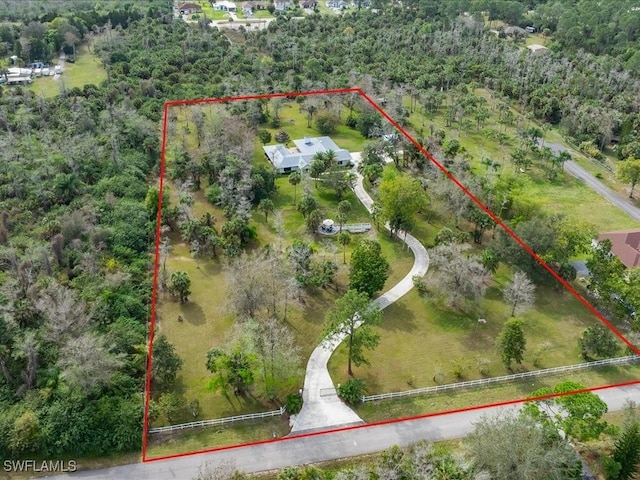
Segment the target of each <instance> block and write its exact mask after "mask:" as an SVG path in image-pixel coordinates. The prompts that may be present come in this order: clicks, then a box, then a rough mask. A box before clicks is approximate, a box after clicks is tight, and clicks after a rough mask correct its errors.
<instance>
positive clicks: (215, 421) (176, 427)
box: [149, 406, 287, 433]
mask: <svg viewBox="0 0 640 480" xmlns="http://www.w3.org/2000/svg"><path fill="white" fill-rule="evenodd" d="M286 411H287V408H286V407H285V406H282V407H280V408H279V409H278V410H273V411H271V412H260V413H249V414H247V415H236V416H234V417H225V418H213V419H211V420H200V421H197V422H188V423H181V424H179V425H168V426H166V427H155V428H150V429H149V433H167V432H174V431H176V430H185V429H187V428H195V427H209V426H212V425H225V424H227V423H234V422H242V421H244V420H256V419H259V418H269V417H281V416H282V415H284V413H285V412H286Z"/></svg>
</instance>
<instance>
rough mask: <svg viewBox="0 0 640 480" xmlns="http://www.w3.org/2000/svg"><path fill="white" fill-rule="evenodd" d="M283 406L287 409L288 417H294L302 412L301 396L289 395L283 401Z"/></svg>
mask: <svg viewBox="0 0 640 480" xmlns="http://www.w3.org/2000/svg"><path fill="white" fill-rule="evenodd" d="M284 405H285V407H287V412H289V414H290V415H295V414H296V413H298V412H299V411H300V410H302V396H300V395H298V394H297V393H290V394H289V395H287V396H286V398H285V399H284Z"/></svg>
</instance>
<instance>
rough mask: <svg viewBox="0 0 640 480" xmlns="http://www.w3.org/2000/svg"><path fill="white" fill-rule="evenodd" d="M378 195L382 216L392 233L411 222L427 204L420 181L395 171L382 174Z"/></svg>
mask: <svg viewBox="0 0 640 480" xmlns="http://www.w3.org/2000/svg"><path fill="white" fill-rule="evenodd" d="M378 197H379V201H380V205H381V206H382V218H383V219H384V220H385V221H387V222H389V227H390V228H391V233H392V234H395V233H397V232H398V230H399V229H400V227H401V226H402V225H408V224H411V223H412V222H413V218H414V216H415V215H416V214H417V213H418V212H420V211H421V210H423V209H424V208H426V205H427V195H426V194H425V192H424V189H423V188H422V185H421V184H420V182H418V181H417V180H416V179H414V178H411V177H410V176H408V175H401V174H397V173H395V172H394V173H390V174H385V175H383V178H382V182H381V183H380V187H379V188H378Z"/></svg>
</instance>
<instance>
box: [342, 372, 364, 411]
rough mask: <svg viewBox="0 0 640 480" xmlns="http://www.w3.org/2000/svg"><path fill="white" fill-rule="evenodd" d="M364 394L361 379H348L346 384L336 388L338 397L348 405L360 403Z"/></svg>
mask: <svg viewBox="0 0 640 480" xmlns="http://www.w3.org/2000/svg"><path fill="white" fill-rule="evenodd" d="M364 392H365V384H364V380H362V379H361V378H350V379H349V380H348V381H347V383H345V384H344V385H340V386H339V387H338V396H339V397H340V398H341V399H342V400H344V401H345V402H347V403H348V404H350V405H357V404H358V403H360V402H361V401H362V396H363V395H364Z"/></svg>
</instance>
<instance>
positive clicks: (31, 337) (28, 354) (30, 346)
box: [13, 330, 40, 395]
mask: <svg viewBox="0 0 640 480" xmlns="http://www.w3.org/2000/svg"><path fill="white" fill-rule="evenodd" d="M39 349H40V342H39V341H38V339H37V338H36V332H35V331H34V330H27V331H26V332H25V333H24V335H23V336H22V338H21V339H20V340H19V341H18V342H17V345H16V349H15V351H14V352H13V357H14V358H16V359H18V360H23V361H24V367H23V369H22V372H21V373H20V376H21V377H22V381H23V384H22V385H21V386H20V388H19V389H18V395H21V394H23V393H24V392H25V391H26V390H30V389H31V388H33V386H34V385H35V382H36V372H37V368H38V358H39V352H38V350H39Z"/></svg>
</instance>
